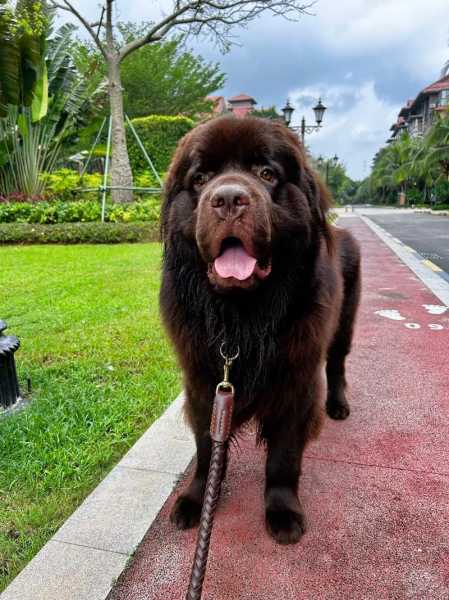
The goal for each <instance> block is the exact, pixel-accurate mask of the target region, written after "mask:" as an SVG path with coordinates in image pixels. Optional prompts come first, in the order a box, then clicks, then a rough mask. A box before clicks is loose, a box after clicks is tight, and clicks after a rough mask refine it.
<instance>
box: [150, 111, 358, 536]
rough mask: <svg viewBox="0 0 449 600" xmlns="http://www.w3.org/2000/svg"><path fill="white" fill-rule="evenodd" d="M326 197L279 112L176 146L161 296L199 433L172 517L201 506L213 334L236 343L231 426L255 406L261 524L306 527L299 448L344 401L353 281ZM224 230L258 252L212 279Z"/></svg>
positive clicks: (184, 520)
mask: <svg viewBox="0 0 449 600" xmlns="http://www.w3.org/2000/svg"><path fill="white" fill-rule="evenodd" d="M329 207H330V196H329V194H328V192H327V190H326V188H325V186H324V185H323V183H322V182H321V181H320V179H319V178H318V177H317V175H316V174H315V173H314V172H313V171H312V170H311V168H310V166H309V165H308V162H307V159H306V156H305V153H304V150H303V148H302V146H301V145H300V143H299V142H298V139H297V137H296V136H295V135H294V134H293V133H292V132H291V131H289V130H288V129H287V128H286V127H285V126H284V125H283V124H282V123H276V122H273V121H268V120H264V119H255V118H245V119H236V118H234V117H223V118H220V119H215V120H212V121H210V122H208V123H205V124H203V125H200V126H198V127H197V128H196V129H194V130H193V131H192V132H190V133H189V134H188V135H187V136H186V137H185V138H184V139H183V140H182V141H181V142H180V144H179V146H178V149H177V152H176V154H175V157H174V159H173V162H172V165H171V168H170V171H169V174H168V177H167V182H166V196H165V202H164V206H163V211H162V234H163V241H164V264H163V281H162V288H161V310H162V315H163V319H164V323H165V326H166V328H167V331H168V333H169V335H170V337H171V339H172V341H173V344H174V346H175V349H176V352H177V355H178V357H179V361H180V364H181V367H182V369H183V372H184V383H185V390H186V394H187V400H186V411H187V415H188V419H189V422H190V425H191V427H192V429H193V431H194V434H195V439H196V444H197V467H196V473H195V476H194V478H193V480H192V482H191V484H190V486H189V488H188V489H187V491H186V492H185V493H184V494H183V495H181V496H180V497H179V498H178V500H177V502H176V505H175V507H174V509H173V511H172V515H171V518H172V521H173V522H174V523H175V524H176V525H177V526H178V527H179V528H181V529H183V528H187V527H192V526H194V525H196V524H197V523H198V520H199V516H200V510H201V502H202V497H203V492H204V486H205V482H206V477H207V470H208V465H209V459H210V448H211V443H210V437H209V434H208V430H209V422H210V416H211V408H212V401H213V396H214V390H215V386H216V385H217V383H218V382H219V381H221V379H222V376H223V360H222V359H221V357H220V353H219V349H220V345H221V344H222V342H225V343H226V347H227V348H228V349H229V351H230V352H231V351H233V350H235V349H236V348H237V347H238V348H239V350H240V356H239V358H238V360H237V361H236V362H235V364H234V365H233V367H232V372H231V380H232V382H233V384H234V386H235V389H236V406H235V413H234V421H233V428H234V431H237V430H238V428H239V427H240V426H241V425H242V424H243V423H245V422H247V421H248V420H250V419H255V421H256V423H257V426H258V433H259V439H260V440H262V441H263V442H264V443H265V444H266V447H267V465H266V489H265V505H266V526H267V529H268V531H269V533H270V534H271V535H272V536H273V537H274V538H275V539H276V540H277V541H278V542H280V543H294V542H297V541H298V540H299V538H300V537H301V535H302V533H303V531H304V516H303V514H302V510H301V505H300V503H299V500H298V497H297V487H298V481H299V476H300V468H301V458H302V453H303V450H304V447H305V445H306V443H307V441H308V440H309V439H311V437H313V436H315V435H317V433H318V431H319V425H320V416H321V406H322V405H324V403H326V407H327V412H328V414H329V415H330V416H331V417H333V418H335V419H344V418H346V417H347V416H348V414H349V406H348V403H347V400H346V397H345V387H346V380H345V366H344V365H345V358H346V355H347V354H348V352H349V350H350V346H351V338H352V333H353V325H354V319H355V315H356V311H357V305H358V301H359V293H360V273H359V270H360V267H359V262H360V259H359V250H358V246H357V243H356V242H355V241H354V239H353V238H352V237H351V235H350V234H349V233H347V232H345V231H343V230H341V229H337V228H335V227H333V226H331V225H330V224H329V223H328V220H327V218H326V213H327V211H328V209H329ZM228 242H229V243H238V244H241V245H242V246H243V247H244V248H245V250H246V251H247V252H248V254H250V255H251V256H253V257H255V258H256V259H257V267H256V269H255V271H254V273H253V275H251V277H249V278H248V279H247V280H245V281H239V280H237V279H234V278H233V277H232V278H225V279H223V278H222V277H220V276H219V274H218V272H217V270H216V269H215V267H214V264H215V263H214V261H215V259H216V257H217V256H218V255H219V254H220V252H223V247H224V246H223V245H224V244H227V243H228ZM326 375H327V376H326ZM326 380H327V386H326ZM326 387H327V391H326Z"/></svg>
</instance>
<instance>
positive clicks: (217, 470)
mask: <svg viewBox="0 0 449 600" xmlns="http://www.w3.org/2000/svg"><path fill="white" fill-rule="evenodd" d="M224 358H225V367H224V369H225V377H224V380H223V381H222V382H221V383H219V384H218V386H217V390H216V392H215V398H214V406H213V409H212V419H211V423H210V437H211V439H212V453H211V459H210V466H209V474H208V476H207V483H206V489H205V492H204V500H203V509H202V511H201V517H200V523H199V528H198V537H197V541H196V550H195V557H194V559H193V566H192V573H191V575H190V584H189V589H188V591H187V596H186V600H200V599H201V594H202V590H203V581H204V575H205V573H206V566H207V557H208V555H209V545H210V536H211V533H212V527H213V523H214V515H215V509H216V507H217V502H218V499H219V497H220V491H221V483H222V481H223V475H224V466H225V460H226V452H227V449H228V440H229V436H230V434H231V424H232V413H233V410H234V387H233V385H232V384H231V383H229V381H228V374H229V368H230V366H231V364H232V360H233V359H229V358H227V357H224ZM235 358H236V357H235Z"/></svg>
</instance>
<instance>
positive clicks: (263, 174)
mask: <svg viewBox="0 0 449 600" xmlns="http://www.w3.org/2000/svg"><path fill="white" fill-rule="evenodd" d="M259 177H260V178H261V179H263V180H264V181H268V183H273V181H275V179H276V175H275V173H274V171H273V169H270V167H262V168H261V169H260V170H259Z"/></svg>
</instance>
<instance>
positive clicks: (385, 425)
mask: <svg viewBox="0 0 449 600" xmlns="http://www.w3.org/2000/svg"><path fill="white" fill-rule="evenodd" d="M341 225H343V226H345V227H348V228H349V229H351V230H352V231H353V232H354V233H355V235H356V236H357V237H358V239H359V240H360V242H361V244H362V249H363V274H364V285H363V301H362V307H361V311H360V315H359V321H358V327H357V333H356V340H355V343H354V348H353V353H352V355H351V357H350V360H349V382H350V391H349V399H350V403H351V407H352V413H351V416H350V418H349V419H348V420H347V421H344V422H334V421H331V420H330V419H326V422H325V426H324V428H323V432H322V434H321V436H320V438H319V440H318V441H317V442H315V443H313V444H311V445H310V446H309V447H308V451H307V453H306V459H305V461H304V469H303V470H304V475H303V477H302V480H301V484H300V497H301V500H302V502H303V506H304V509H305V513H306V517H307V523H308V530H307V532H306V534H305V535H304V537H303V539H302V540H301V542H300V543H299V544H298V545H296V546H288V547H286V546H278V545H276V544H275V543H274V542H273V541H272V540H271V539H270V538H269V537H268V535H267V534H266V533H265V529H264V527H263V471H264V453H263V450H261V449H255V448H254V444H253V439H252V437H251V436H250V435H247V437H246V439H245V441H243V442H242V444H241V448H240V451H233V453H232V456H231V461H230V465H229V469H228V476H227V480H226V484H225V486H224V490H223V495H222V500H221V503H220V506H219V509H218V512H217V518H216V522H215V527H214V531H213V535H212V544H211V553H210V558H209V568H208V573H207V576H206V581H205V588H204V596H203V597H204V599H205V600H228V599H229V600H236V599H238V598H243V599H250V598H251V599H255V600H273V599H282V600H321V599H323V600H342V599H344V600H345V599H349V600H371V599H373V600H374V599H375V600H383V599H385V600H386V599H388V600H406V599H407V600H408V599H413V600H415V599H419V600H435V599H444V600H448V599H449V375H448V364H449V363H448V359H449V312H446V314H445V315H444V314H443V315H430V314H428V312H427V311H426V310H425V309H424V308H423V306H422V305H423V304H436V305H438V304H440V302H439V301H438V300H437V299H436V298H435V297H434V296H433V295H432V294H431V293H430V292H429V291H428V289H427V288H425V287H424V285H423V284H422V283H421V281H420V280H418V279H417V278H416V277H415V275H414V274H413V273H412V272H411V271H410V270H409V269H408V267H406V266H404V265H403V264H402V263H401V262H400V260H399V259H398V258H397V257H396V255H394V254H393V253H392V252H391V251H390V250H389V249H388V248H387V247H386V246H385V245H384V244H383V243H382V242H381V241H380V240H379V239H378V238H377V236H375V234H374V233H372V232H371V231H370V230H369V228H368V227H367V226H366V225H365V224H363V222H362V221H360V220H359V219H358V218H346V219H342V220H341ZM384 309H396V310H399V311H400V313H401V315H403V316H404V317H406V320H405V321H393V320H390V319H387V318H385V317H381V316H379V315H376V314H375V311H377V310H384ZM405 323H416V324H418V325H420V326H421V327H420V328H419V329H409V328H407V327H406V326H405ZM429 324H433V325H441V326H443V328H444V329H431V328H429V327H428V325H429ZM415 327H416V326H415ZM172 503H173V498H170V499H169V500H168V502H167V504H166V506H165V507H164V508H163V509H162V511H161V513H160V515H159V517H158V519H157V520H156V522H155V523H154V524H153V526H152V527H151V528H150V529H149V531H148V533H147V535H146V537H145V539H144V541H143V543H142V545H141V546H140V548H139V550H138V552H137V554H136V557H135V560H134V562H133V564H132V565H131V567H130V568H129V569H128V571H127V572H126V573H125V574H124V576H122V578H121V580H120V581H119V583H118V585H117V586H116V589H115V592H113V594H112V595H111V599H113V600H144V599H145V600H150V599H151V600H156V599H160V600H181V599H183V598H184V594H185V590H186V586H187V581H188V577H189V573H190V566H191V560H192V555H193V550H194V543H195V537H196V533H195V531H189V532H178V531H176V530H174V528H173V527H172V525H171V524H170V523H169V521H168V513H169V510H170V508H171V506H172Z"/></svg>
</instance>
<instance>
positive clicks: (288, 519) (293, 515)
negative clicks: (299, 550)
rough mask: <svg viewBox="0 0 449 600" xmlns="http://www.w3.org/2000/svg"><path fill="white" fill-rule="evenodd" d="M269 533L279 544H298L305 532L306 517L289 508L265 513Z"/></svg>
mask: <svg viewBox="0 0 449 600" xmlns="http://www.w3.org/2000/svg"><path fill="white" fill-rule="evenodd" d="M265 518H266V525H267V530H268V533H269V534H270V535H271V537H273V538H274V539H275V540H276V541H277V542H278V543H279V544H296V543H298V542H299V540H300V539H301V536H302V534H303V533H304V532H305V530H306V528H305V519H304V515H302V514H301V513H298V512H296V511H293V510H290V509H288V508H285V509H280V510H273V509H267V511H266V513H265Z"/></svg>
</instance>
